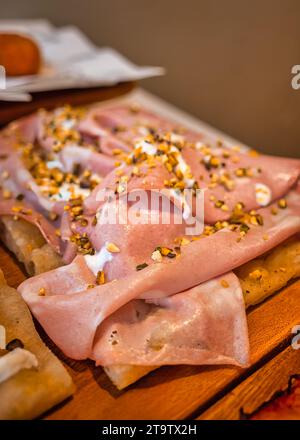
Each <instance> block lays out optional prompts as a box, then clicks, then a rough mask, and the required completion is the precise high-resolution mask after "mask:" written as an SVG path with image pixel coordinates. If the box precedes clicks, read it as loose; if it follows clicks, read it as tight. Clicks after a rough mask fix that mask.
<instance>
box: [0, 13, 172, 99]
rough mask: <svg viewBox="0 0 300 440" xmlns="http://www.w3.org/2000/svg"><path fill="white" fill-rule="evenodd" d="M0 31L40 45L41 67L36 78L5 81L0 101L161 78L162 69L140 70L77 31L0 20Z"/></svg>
mask: <svg viewBox="0 0 300 440" xmlns="http://www.w3.org/2000/svg"><path fill="white" fill-rule="evenodd" d="M0 31H10V32H21V33H26V34H28V35H30V36H32V37H33V38H34V39H35V40H36V41H37V43H38V44H39V46H40V48H41V51H42V55H43V60H44V66H43V68H42V71H41V72H40V73H39V74H38V75H32V76H22V77H14V78H6V89H5V90H0V100H9V101H13V100H15V101H27V100H29V99H30V92H38V91H46V90H59V89H68V88H85V87H95V86H108V85H114V84H117V83H119V82H121V81H134V80H139V79H143V78H149V77H151V76H157V75H163V74H164V72H165V71H164V69H163V68H161V67H147V66H146V67H140V66H137V65H135V64H133V63H131V62H130V61H129V60H128V59H127V58H125V57H123V56H122V55H121V54H119V53H118V52H117V51H115V50H114V49H111V48H98V47H96V46H95V45H94V44H92V43H91V42H90V41H89V40H88V38H87V37H86V36H85V35H84V34H83V33H82V32H81V31H80V30H79V29H78V28H76V27H74V26H65V27H62V28H55V27H53V26H52V25H51V24H50V23H49V22H48V21H47V20H0Z"/></svg>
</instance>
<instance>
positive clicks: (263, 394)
mask: <svg viewBox="0 0 300 440" xmlns="http://www.w3.org/2000/svg"><path fill="white" fill-rule="evenodd" d="M294 374H300V351H299V350H295V349H293V348H292V347H288V348H287V349H285V350H284V351H283V352H282V353H280V354H279V355H277V356H275V357H274V358H273V359H272V360H271V361H269V362H267V364H266V365H264V366H263V367H262V368H260V369H259V370H258V371H256V372H255V373H254V374H252V375H251V376H250V377H248V379H246V380H244V381H243V382H242V383H241V384H240V385H238V386H237V387H236V388H234V389H233V390H232V391H231V392H229V393H228V394H227V395H226V396H225V397H223V399H220V400H219V401H218V402H217V403H216V404H215V405H213V406H212V407H210V408H209V409H208V410H207V411H205V412H204V413H202V414H201V415H200V416H199V417H198V420H239V419H242V418H245V417H247V416H250V415H252V414H253V413H254V412H255V411H256V410H257V409H258V408H260V407H261V406H262V405H263V404H264V403H266V402H269V401H270V400H271V399H272V398H273V397H274V395H275V393H277V392H278V391H280V390H286V389H287V387H288V383H289V379H290V377H291V376H293V375H294Z"/></svg>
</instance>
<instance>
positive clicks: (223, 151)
mask: <svg viewBox="0 0 300 440" xmlns="http://www.w3.org/2000/svg"><path fill="white" fill-rule="evenodd" d="M136 145H140V144H139V143H138V144H136ZM144 145H145V144H144ZM147 145H148V146H149V145H150V146H149V147H148V148H149V149H148V153H147V156H146V157H145V160H144V161H142V162H141V163H140V164H139V166H138V173H137V172H136V173H133V171H134V169H136V168H137V166H136V165H135V164H133V165H126V164H124V163H122V165H121V166H120V167H119V168H117V169H115V170H113V171H111V173H109V174H107V176H106V177H105V179H103V181H102V182H101V183H100V184H99V185H98V186H97V187H96V188H95V189H94V190H93V192H92V193H91V195H90V196H89V197H88V198H87V199H86V200H85V207H86V209H87V210H88V212H96V210H97V209H98V208H99V205H100V203H99V201H97V195H98V194H99V191H100V190H102V189H104V188H108V189H111V190H113V191H115V189H116V188H118V186H119V182H120V176H128V179H127V181H126V184H127V187H126V190H125V191H126V192H128V193H130V192H133V191H138V190H159V189H162V188H165V189H166V188H167V187H166V182H171V181H172V178H174V177H176V176H175V175H174V173H173V172H172V171H170V170H169V171H168V170H167V168H166V166H165V156H166V155H158V154H157V149H158V150H159V148H160V146H159V144H157V145H156V144H155V143H154V144H153V145H151V144H147ZM171 149H172V147H171ZM206 149H208V147H203V148H200V149H197V148H195V146H192V147H191V146H188V145H187V146H185V147H184V148H183V149H182V151H181V152H179V151H178V150H177V151H176V149H175V150H174V151H175V153H174V152H171V154H175V155H176V158H177V160H178V161H179V165H178V166H179V167H180V170H181V171H182V170H184V169H189V171H190V173H191V177H190V179H189V180H190V181H191V182H192V183H191V186H193V184H194V183H195V184H196V185H197V187H198V188H199V189H201V190H203V193H204V219H205V222H206V223H209V224H213V223H216V222H217V221H225V220H228V219H229V218H230V216H231V215H232V211H233V209H234V207H235V206H236V204H237V203H240V202H242V203H243V205H244V207H245V210H246V211H250V210H251V209H258V208H260V207H264V206H267V205H269V204H271V203H272V201H274V200H276V199H279V198H280V197H282V196H284V195H285V194H286V193H287V192H288V191H289V189H290V188H292V187H293V185H295V183H296V182H297V179H298V178H299V176H300V160H297V159H286V158H279V157H273V156H266V155H259V154H255V155H252V154H253V153H250V152H248V151H237V152H234V153H232V152H230V149H229V148H217V147H216V148H214V149H209V151H210V153H209V154H205V153H206ZM131 155H132V153H131V154H130V155H129V156H128V158H129V159H130V157H131ZM222 155H225V158H224V157H222ZM128 158H127V159H128ZM149 158H151V169H149V168H148V162H149ZM162 158H163V159H162ZM210 161H211V162H212V163H213V164H219V165H216V166H215V167H212V166H211V165H210ZM186 188H189V186H188V185H187V186H186ZM170 191H172V188H170ZM123 194H124V192H123ZM192 211H193V214H194V215H195V214H196V213H197V212H196V200H195V198H194V199H193V208H192Z"/></svg>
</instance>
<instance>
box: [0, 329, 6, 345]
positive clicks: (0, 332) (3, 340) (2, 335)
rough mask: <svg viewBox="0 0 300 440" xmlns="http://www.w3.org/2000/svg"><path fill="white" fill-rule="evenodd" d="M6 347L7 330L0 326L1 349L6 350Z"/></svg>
mask: <svg viewBox="0 0 300 440" xmlns="http://www.w3.org/2000/svg"><path fill="white" fill-rule="evenodd" d="M5 347H6V330H5V327H4V326H3V325H0V349H1V350H5Z"/></svg>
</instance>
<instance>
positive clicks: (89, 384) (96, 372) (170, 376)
mask: <svg viewBox="0 0 300 440" xmlns="http://www.w3.org/2000/svg"><path fill="white" fill-rule="evenodd" d="M133 86H134V85H133V84H132V83H129V84H128V83H126V84H121V85H119V86H116V87H114V88H108V89H97V90H89V91H82V90H81V91H75V92H73V91H68V92H55V93H53V92H52V93H51V94H50V95H47V94H42V95H41V94H38V95H37V96H36V97H35V98H34V100H33V102H31V103H26V104H23V103H22V104H12V103H10V104H7V103H1V104H0V123H5V122H8V121H10V120H12V119H14V118H15V117H17V116H20V115H22V114H25V113H28V112H31V111H33V110H35V109H36V108H37V107H41V106H42V107H48V108H52V107H55V106H56V105H61V104H63V103H71V104H81V105H82V104H87V103H89V102H93V101H99V100H103V99H108V98H112V97H114V96H117V95H120V94H122V93H126V92H128V91H129V90H131V89H132V88H133ZM0 267H1V268H2V269H3V271H4V274H5V276H6V279H7V281H8V283H9V284H10V285H11V286H14V287H17V286H18V285H19V283H20V282H21V281H23V280H24V279H25V278H26V275H25V272H24V271H23V268H22V267H21V265H19V264H18V262H17V261H16V259H15V258H14V257H13V256H12V254H10V253H9V252H8V251H7V250H6V249H4V247H1V246H0ZM298 324H300V281H297V282H295V283H293V284H291V285H290V286H289V287H287V288H286V289H284V290H283V291H281V292H280V293H278V294H276V295H274V296H273V297H272V298H270V299H269V300H267V301H265V302H264V303H262V304H260V305H259V306H257V307H255V308H252V309H251V310H249V311H248V325H249V335H250V346H251V366H250V368H248V369H247V370H243V369H240V368H237V367H195V366H176V367H163V368H160V369H158V370H156V371H153V372H152V373H150V374H149V375H148V376H146V377H144V378H142V379H141V380H140V381H138V382H137V383H136V384H134V385H132V386H130V387H129V388H128V389H126V390H125V391H122V392H120V391H117V390H116V388H115V387H114V386H113V385H112V384H111V382H110V381H109V379H108V378H107V376H106V375H105V373H104V372H103V370H102V368H100V367H97V368H96V367H95V366H94V364H93V362H91V361H82V362H76V361H72V360H70V359H68V358H66V357H65V356H64V355H63V354H62V353H61V352H60V351H59V350H58V349H57V347H55V346H54V344H52V343H51V341H49V339H48V338H47V337H46V335H44V334H43V331H42V330H41V329H39V331H40V332H41V334H42V337H43V338H44V339H45V341H46V342H47V344H48V345H49V346H50V348H51V349H52V350H53V351H54V352H55V353H56V355H57V356H58V357H59V358H60V359H61V360H62V362H63V363H64V364H65V365H66V367H67V369H68V370H69V372H70V374H71V375H72V377H73V380H74V382H75V384H76V386H77V391H76V393H75V395H74V397H73V398H71V399H69V400H68V401H66V402H64V403H62V404H60V405H59V406H58V407H57V408H54V409H53V410H51V411H50V412H49V413H48V414H46V415H45V418H46V419H184V418H199V419H239V418H241V417H244V414H251V413H253V412H254V411H256V410H257V408H259V407H260V406H261V405H262V404H263V403H264V402H266V401H268V400H270V399H271V398H272V396H273V395H274V393H275V392H276V391H278V390H280V389H285V388H286V387H287V385H288V381H289V377H290V376H291V375H294V374H299V373H300V351H299V350H298V351H296V350H293V349H292V348H291V346H290V342H291V336H292V335H291V331H292V328H293V327H294V326H295V325H298Z"/></svg>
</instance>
